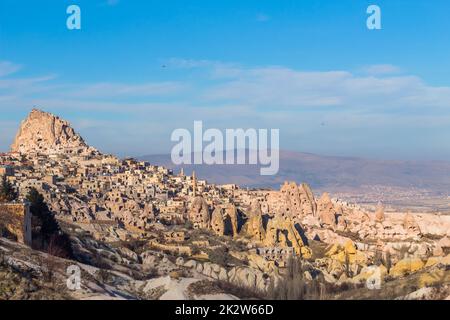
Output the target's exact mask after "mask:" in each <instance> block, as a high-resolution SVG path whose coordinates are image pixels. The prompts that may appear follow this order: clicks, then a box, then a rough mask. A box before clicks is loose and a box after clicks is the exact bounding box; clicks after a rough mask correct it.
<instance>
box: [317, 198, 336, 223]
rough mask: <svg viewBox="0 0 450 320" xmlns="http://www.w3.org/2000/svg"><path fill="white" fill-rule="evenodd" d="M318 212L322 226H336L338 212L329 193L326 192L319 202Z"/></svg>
mask: <svg viewBox="0 0 450 320" xmlns="http://www.w3.org/2000/svg"><path fill="white" fill-rule="evenodd" d="M317 210H318V213H319V219H320V222H321V223H322V224H324V225H327V226H330V227H335V226H336V211H335V209H334V205H333V202H331V199H330V195H329V194H328V193H326V192H325V193H324V194H323V195H322V197H321V198H320V199H319V201H318V202H317Z"/></svg>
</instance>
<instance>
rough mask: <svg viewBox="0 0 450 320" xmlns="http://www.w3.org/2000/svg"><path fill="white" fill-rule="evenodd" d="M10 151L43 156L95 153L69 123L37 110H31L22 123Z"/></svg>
mask: <svg viewBox="0 0 450 320" xmlns="http://www.w3.org/2000/svg"><path fill="white" fill-rule="evenodd" d="M11 151H12V152H19V153H43V154H51V153H67V154H92V153H95V152H97V151H96V150H95V149H94V148H91V147H89V146H88V145H87V144H86V143H85V142H84V140H83V138H81V136H80V135H78V134H77V133H76V132H75V130H74V129H73V128H72V127H71V126H70V124H69V122H67V121H65V120H62V119H60V118H59V117H57V116H55V115H53V114H51V113H47V112H43V111H40V110H37V109H33V110H32V111H31V113H30V114H29V115H28V117H27V118H26V119H25V120H24V121H22V123H21V125H20V128H19V131H18V132H17V135H16V138H15V140H14V143H13V144H12V145H11Z"/></svg>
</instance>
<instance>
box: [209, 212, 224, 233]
mask: <svg viewBox="0 0 450 320" xmlns="http://www.w3.org/2000/svg"><path fill="white" fill-rule="evenodd" d="M211 229H212V231H213V232H214V233H215V234H216V235H218V236H223V235H224V232H225V223H224V221H223V214H222V208H221V207H216V208H215V209H214V211H213V213H212V215H211Z"/></svg>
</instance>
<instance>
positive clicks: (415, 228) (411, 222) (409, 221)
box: [403, 212, 421, 234]
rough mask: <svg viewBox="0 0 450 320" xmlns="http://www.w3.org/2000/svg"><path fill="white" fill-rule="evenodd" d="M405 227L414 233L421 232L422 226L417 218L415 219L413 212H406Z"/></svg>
mask: <svg viewBox="0 0 450 320" xmlns="http://www.w3.org/2000/svg"><path fill="white" fill-rule="evenodd" d="M403 227H404V228H405V229H406V230H407V231H408V232H412V233H418V234H420V233H421V232H420V227H419V225H418V223H417V221H416V219H414V216H413V215H412V214H411V212H407V213H406V214H405V217H404V219H403Z"/></svg>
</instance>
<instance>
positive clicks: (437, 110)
mask: <svg viewBox="0 0 450 320" xmlns="http://www.w3.org/2000/svg"><path fill="white" fill-rule="evenodd" d="M12 65H13V64H12ZM167 66H168V68H173V69H177V68H178V69H179V70H174V72H175V73H176V74H177V78H176V80H174V81H161V82H145V81H144V82H138V83H125V82H124V83H115V82H98V83H82V84H74V83H70V82H66V83H65V82H64V81H63V80H62V79H60V78H55V77H54V76H53V77H52V76H35V77H30V78H16V77H7V76H6V74H9V75H10V74H12V73H13V72H14V71H13V70H15V69H17V68H13V67H11V65H4V67H3V69H2V70H6V71H8V70H9V71H8V72H6V71H4V72H3V74H4V76H0V109H1V110H23V111H22V112H23V113H26V112H27V111H28V110H29V109H30V108H31V107H32V106H34V105H37V106H39V107H41V108H43V109H45V110H48V111H51V112H55V113H58V114H61V115H62V116H64V113H65V112H68V113H69V114H72V115H73V114H80V116H78V117H75V121H78V123H77V124H79V125H80V128H81V130H82V134H86V135H87V136H86V138H88V139H89V141H92V143H93V144H94V145H96V146H98V147H102V146H103V145H105V146H106V149H107V151H110V152H113V151H114V148H118V149H121V150H122V151H123V150H128V151H129V152H130V153H132V152H134V153H135V154H139V153H147V152H150V151H151V150H156V149H157V150H158V151H162V150H163V149H164V148H166V150H167V147H168V145H170V139H169V137H170V132H171V131H172V130H173V129H175V128H180V127H190V126H191V125H192V123H193V121H194V120H199V119H200V120H203V121H204V123H205V124H206V125H207V126H209V127H215V128H230V127H233V128H236V127H244V128H245V127H255V128H283V131H282V132H283V141H284V142H285V143H286V144H287V145H288V146H287V148H296V149H297V150H300V149H301V148H306V149H303V150H307V151H316V152H320V151H321V150H318V149H317V148H318V146H322V147H323V148H324V149H326V150H334V149H336V148H338V147H339V148H341V149H342V152H345V148H347V149H348V150H350V151H351V150H353V149H352V148H354V149H355V150H356V149H357V148H358V147H359V148H360V150H365V149H367V145H373V146H377V148H379V149H380V150H382V148H383V141H385V142H386V143H388V142H389V144H390V145H391V149H392V150H396V147H398V149H399V150H400V149H401V148H407V147H408V142H407V140H405V137H411V136H413V135H417V129H416V128H421V130H424V131H425V132H427V133H428V137H429V139H430V141H431V140H433V143H432V145H436V146H437V145H438V144H439V143H442V141H444V140H443V139H444V138H445V139H447V138H448V139H450V130H449V129H448V128H447V127H446V126H444V124H445V123H446V122H447V123H448V121H449V120H450V111H449V109H448V106H449V105H450V87H445V86H442V87H438V86H431V85H429V84H427V83H426V82H425V81H424V80H423V79H421V78H420V77H418V76H415V75H407V74H400V75H398V74H397V73H394V71H395V70H398V69H399V68H396V67H394V66H390V67H389V68H388V67H383V68H381V67H379V66H378V67H376V68H372V72H365V73H362V74H361V73H358V72H351V71H346V70H330V71H304V70H297V69H293V68H288V67H285V66H259V67H255V66H243V65H240V64H235V63H226V62H221V61H209V60H184V59H170V60H169V61H168V62H167ZM362 69H364V68H363V67H362V68H361V69H359V70H362ZM178 71H180V72H178ZM180 74H181V76H180ZM86 114H96V115H95V116H92V118H89V117H87V116H86ZM81 117H83V118H81ZM322 122H324V123H326V126H321V125H320V123H322ZM119 127H120V128H121V130H117V128H119ZM438 129H439V130H438ZM96 132H104V134H103V135H99V134H98V133H96ZM361 132H364V134H361ZM2 133H3V134H9V135H10V137H9V138H4V141H6V140H9V139H12V138H13V132H9V131H5V130H4V131H3V132H2ZM299 136H301V137H302V138H305V137H309V138H308V139H306V140H305V139H303V140H298V137H299ZM108 137H109V138H108ZM102 139H106V140H108V141H107V142H106V143H105V142H102ZM448 139H447V140H446V141H448ZM424 140H425V139H424ZM116 141H120V144H116V143H115V142H116ZM126 141H132V142H133V143H132V144H127V143H126ZM299 141H300V142H299ZM309 141H310V142H309ZM344 141H347V143H348V145H347V144H345V145H342V144H338V143H343V142H344ZM427 145H430V143H429V142H427ZM449 147H450V146H449ZM314 148H316V149H314ZM364 148H365V149H364ZM409 148H410V151H411V150H417V148H418V146H412V145H409ZM449 149H450V148H449ZM330 152H331V151H330ZM411 152H412V151H411Z"/></svg>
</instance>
